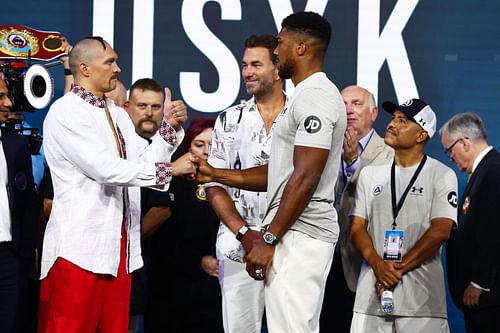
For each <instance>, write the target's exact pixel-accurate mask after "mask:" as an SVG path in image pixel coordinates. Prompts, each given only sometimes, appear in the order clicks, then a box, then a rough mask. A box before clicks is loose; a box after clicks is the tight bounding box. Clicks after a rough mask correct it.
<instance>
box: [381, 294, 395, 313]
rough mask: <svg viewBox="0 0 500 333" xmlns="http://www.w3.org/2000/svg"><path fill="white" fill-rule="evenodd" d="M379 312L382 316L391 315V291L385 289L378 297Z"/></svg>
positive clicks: (392, 305)
mask: <svg viewBox="0 0 500 333" xmlns="http://www.w3.org/2000/svg"><path fill="white" fill-rule="evenodd" d="M380 310H381V311H382V313H384V314H391V313H392V311H394V296H393V294H392V290H390V289H385V290H384V292H383V293H382V296H380Z"/></svg>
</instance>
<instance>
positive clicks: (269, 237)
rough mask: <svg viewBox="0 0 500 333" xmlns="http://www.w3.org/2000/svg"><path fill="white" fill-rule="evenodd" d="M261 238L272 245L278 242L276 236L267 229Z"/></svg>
mask: <svg viewBox="0 0 500 333" xmlns="http://www.w3.org/2000/svg"><path fill="white" fill-rule="evenodd" d="M262 238H263V239H264V242H266V243H267V244H269V245H272V246H275V245H276V244H278V243H279V239H278V238H276V236H275V235H274V234H272V233H270V232H269V231H266V232H264V234H263V235H262Z"/></svg>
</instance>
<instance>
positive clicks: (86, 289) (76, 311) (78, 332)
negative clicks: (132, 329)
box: [38, 225, 131, 333]
mask: <svg viewBox="0 0 500 333" xmlns="http://www.w3.org/2000/svg"><path fill="white" fill-rule="evenodd" d="M126 246H127V239H126V234H125V227H124V226H123V225H122V238H121V247H120V264H119V267H118V276H117V277H116V278H115V277H113V276H111V275H109V274H95V273H92V272H89V271H87V270H84V269H82V268H80V267H78V266H77V265H75V264H73V263H71V262H69V261H67V260H65V259H63V258H58V259H57V260H56V262H55V263H54V265H53V266H52V267H51V269H50V271H49V273H48V275H47V277H46V278H45V279H43V280H42V281H41V286H40V310H39V311H40V312H39V319H38V333H73V332H74V333H96V332H97V333H126V332H127V330H128V317H129V304H130V283H131V274H126V271H125V260H126V255H125V249H126Z"/></svg>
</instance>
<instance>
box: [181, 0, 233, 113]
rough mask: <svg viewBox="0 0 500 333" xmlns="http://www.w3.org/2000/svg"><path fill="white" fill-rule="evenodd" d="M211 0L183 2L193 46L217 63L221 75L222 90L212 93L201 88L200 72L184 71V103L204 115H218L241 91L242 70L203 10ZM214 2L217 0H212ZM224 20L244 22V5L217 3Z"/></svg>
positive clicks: (184, 21)
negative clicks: (211, 29)
mask: <svg viewBox="0 0 500 333" xmlns="http://www.w3.org/2000/svg"><path fill="white" fill-rule="evenodd" d="M209 1H210V0H185V1H184V2H183V3H182V9H181V11H182V13H181V17H182V25H183V26H184V30H185V31H186V34H187V35H188V37H189V39H190V40H191V41H192V42H193V44H194V45H195V46H196V47H197V48H198V49H199V50H200V51H201V52H202V53H203V54H204V55H205V56H206V57H207V58H208V59H209V60H210V61H211V62H212V63H213V64H214V66H215V67H216V68H217V73H218V74H219V87H218V88H217V90H216V91H214V92H211V93H206V92H204V91H203V90H202V89H201V87H200V73H198V72H181V73H180V76H179V77H180V81H179V85H180V89H181V94H182V97H183V99H184V101H185V102H186V103H187V104H188V105H189V106H190V107H192V108H193V109H196V110H197V111H200V112H216V111H221V110H223V109H225V108H226V107H228V106H230V105H231V104H232V103H233V102H234V100H235V99H236V97H237V96H238V92H239V90H240V69H239V65H238V62H237V61H236V59H235V58H234V55H233V54H232V53H231V50H229V49H228V48H227V47H226V45H224V43H222V42H221V41H220V40H219V38H217V36H215V35H214V34H213V33H212V32H211V31H210V30H209V29H208V27H207V26H206V24H205V20H204V19H203V7H204V5H205V4H206V3H207V2H209ZM212 1H214V0H212ZM216 2H218V3H219V5H220V7H221V19H222V20H241V4H240V2H239V1H237V0H216Z"/></svg>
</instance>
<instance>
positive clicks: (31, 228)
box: [0, 73, 40, 333]
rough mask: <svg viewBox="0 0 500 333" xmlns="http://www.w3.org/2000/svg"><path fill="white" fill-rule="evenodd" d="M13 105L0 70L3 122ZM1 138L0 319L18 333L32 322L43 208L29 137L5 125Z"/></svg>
mask: <svg viewBox="0 0 500 333" xmlns="http://www.w3.org/2000/svg"><path fill="white" fill-rule="evenodd" d="M11 109H12V102H11V101H10V99H9V97H8V89H7V86H6V84H5V81H4V77H3V74H1V73H0V123H4V122H6V121H7V120H8V116H9V112H10V111H11ZM0 141H1V145H0V182H1V183H2V186H0V207H1V209H0V323H1V326H2V332H16V333H17V332H25V331H26V330H27V325H28V322H29V320H27V318H26V316H27V314H26V312H27V311H28V309H27V306H28V303H29V300H28V298H29V295H28V293H27V290H28V281H29V274H30V273H31V272H30V269H31V268H32V267H33V266H32V263H33V259H34V256H35V247H36V244H37V241H38V228H37V226H38V215H39V212H40V210H39V203H38V200H37V196H36V192H35V185H34V181H33V173H32V166H31V157H30V152H29V147H28V140H27V138H25V137H23V136H21V135H18V134H15V133H12V132H9V131H7V130H5V128H1V129H0ZM31 324H32V323H31Z"/></svg>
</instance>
